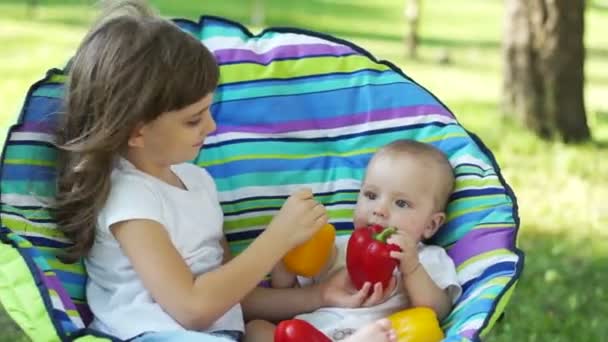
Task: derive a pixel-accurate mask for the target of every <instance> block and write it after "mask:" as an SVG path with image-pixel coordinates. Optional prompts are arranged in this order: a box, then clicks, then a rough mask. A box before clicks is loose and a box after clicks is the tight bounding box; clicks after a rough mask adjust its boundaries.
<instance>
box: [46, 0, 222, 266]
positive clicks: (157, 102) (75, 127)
mask: <svg viewBox="0 0 608 342" xmlns="http://www.w3.org/2000/svg"><path fill="white" fill-rule="evenodd" d="M108 3H110V6H109V7H106V9H105V11H104V12H103V13H102V15H101V16H100V19H98V21H97V22H96V23H95V24H94V25H93V27H92V28H91V30H90V31H89V32H88V33H87V35H86V36H85V38H84V40H83V41H82V42H81V44H80V46H79V48H78V50H77V52H76V55H75V56H74V58H73V59H72V61H71V64H70V67H69V77H68V82H67V84H66V96H65V113H64V115H63V116H62V117H61V119H60V122H59V127H58V131H57V140H56V141H57V147H58V148H59V156H58V164H57V196H56V205H55V219H56V221H57V224H58V229H59V230H61V231H62V232H63V233H64V234H65V236H66V237H67V238H69V239H70V240H71V241H72V242H73V245H71V246H70V247H68V248H67V249H66V250H65V254H64V255H62V256H60V258H61V259H62V260H63V261H65V262H74V261H77V260H78V259H79V258H80V257H82V256H85V255H86V254H87V253H88V251H89V250H90V248H91V247H92V245H93V242H94V240H95V228H96V225H97V215H98V214H99V212H100V210H101V208H102V207H103V205H104V204H105V201H106V200H107V197H108V194H109V192H110V184H111V182H110V174H111V172H112V165H113V164H114V161H115V158H116V156H117V155H118V154H119V153H121V151H123V150H124V148H125V145H126V142H127V140H128V138H129V136H130V134H131V133H132V132H133V129H134V128H135V125H136V124H138V123H146V122H150V121H152V120H154V119H156V118H157V117H158V116H159V115H161V114H162V113H164V112H167V111H172V110H177V109H181V108H184V107H186V106H188V105H190V104H192V103H195V102H196V101H198V100H200V99H201V98H202V97H203V96H206V95H208V94H209V93H210V92H212V91H213V90H214V89H215V87H216V86H217V82H218V77H219V70H218V66H217V64H216V62H215V59H214V58H213V55H212V54H211V53H210V52H209V50H207V48H205V47H204V46H203V44H202V43H201V42H200V41H199V40H197V39H196V38H194V37H193V36H191V35H190V34H187V33H184V32H183V31H182V30H181V29H180V28H178V27H177V26H176V25H175V24H173V23H172V22H170V21H168V20H166V19H163V18H160V17H159V16H157V15H155V14H154V13H152V11H151V10H150V9H149V8H148V7H147V6H146V5H145V4H144V3H143V2H142V1H109V2H108Z"/></svg>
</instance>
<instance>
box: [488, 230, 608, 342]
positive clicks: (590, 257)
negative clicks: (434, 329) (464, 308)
mask: <svg viewBox="0 0 608 342" xmlns="http://www.w3.org/2000/svg"><path fill="white" fill-rule="evenodd" d="M526 229H528V228H526ZM572 229H578V228H575V227H572ZM532 230H534V228H532ZM519 241H520V248H521V249H522V250H523V251H524V252H525V253H526V264H525V267H524V272H523V275H522V277H521V278H520V282H519V284H518V286H517V288H516V289H515V292H514V295H513V298H512V299H511V301H510V303H509V305H508V306H507V307H506V310H505V319H503V320H502V321H501V322H500V323H498V324H497V325H496V326H495V328H494V329H493V330H492V332H491V333H490V335H489V336H488V338H487V339H486V341H491V342H496V341H535V340H538V341H601V340H603V338H605V337H606V336H608V326H607V325H606V324H604V322H603V321H600V318H599V315H600V313H601V312H608V291H606V290H605V287H604V284H606V283H607V282H608V273H606V272H603V271H601V270H602V269H604V268H605V265H606V264H608V253H606V250H608V249H607V247H608V241H601V240H599V239H593V238H591V237H590V236H589V237H588V238H584V239H575V238H573V237H572V236H569V235H568V234H564V233H559V234H551V233H540V232H528V231H526V232H523V233H522V234H521V236H520V239H519ZM599 251H603V252H602V253H599ZM582 327H585V328H584V329H581V328H582Z"/></svg>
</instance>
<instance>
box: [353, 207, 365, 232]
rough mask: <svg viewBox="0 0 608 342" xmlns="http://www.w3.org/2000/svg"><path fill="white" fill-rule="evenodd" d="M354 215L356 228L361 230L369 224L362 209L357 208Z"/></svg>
mask: <svg viewBox="0 0 608 342" xmlns="http://www.w3.org/2000/svg"><path fill="white" fill-rule="evenodd" d="M353 214H354V224H355V228H359V227H362V226H364V225H366V224H367V222H366V221H367V220H366V218H365V216H364V215H363V212H362V210H361V208H359V207H356V208H355V211H354V213H353Z"/></svg>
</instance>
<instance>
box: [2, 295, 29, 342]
mask: <svg viewBox="0 0 608 342" xmlns="http://www.w3.org/2000/svg"><path fill="white" fill-rule="evenodd" d="M0 341H15V342H25V341H30V339H29V338H28V337H27V335H26V334H25V333H24V332H23V330H21V328H20V327H19V326H18V325H17V324H16V323H15V322H14V321H13V320H12V319H11V318H10V317H9V315H8V313H7V312H6V310H5V309H4V306H2V304H0Z"/></svg>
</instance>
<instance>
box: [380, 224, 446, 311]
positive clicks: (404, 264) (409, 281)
mask: <svg viewBox="0 0 608 342" xmlns="http://www.w3.org/2000/svg"><path fill="white" fill-rule="evenodd" d="M387 242H389V243H394V244H396V245H398V246H399V248H401V252H394V251H393V252H391V256H392V257H394V258H395V259H398V260H399V268H400V270H401V276H402V277H403V286H404V288H405V291H406V294H407V296H408V299H409V303H410V305H411V306H414V307H416V306H425V307H429V308H431V309H433V310H434V311H435V313H436V314H437V317H438V318H439V319H440V320H441V319H443V318H444V317H445V316H446V315H447V314H449V313H450V310H451V309H452V301H451V299H450V297H449V296H448V293H447V289H446V290H442V289H441V288H439V286H437V284H436V283H435V282H434V281H433V279H432V278H431V276H430V275H429V274H428V272H427V271H426V270H425V269H424V267H422V264H421V263H420V260H419V259H418V243H417V242H416V241H414V240H413V239H412V238H411V237H410V236H408V235H407V233H404V232H397V233H395V234H393V235H392V236H391V237H390V239H389V240H388V241H387Z"/></svg>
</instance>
